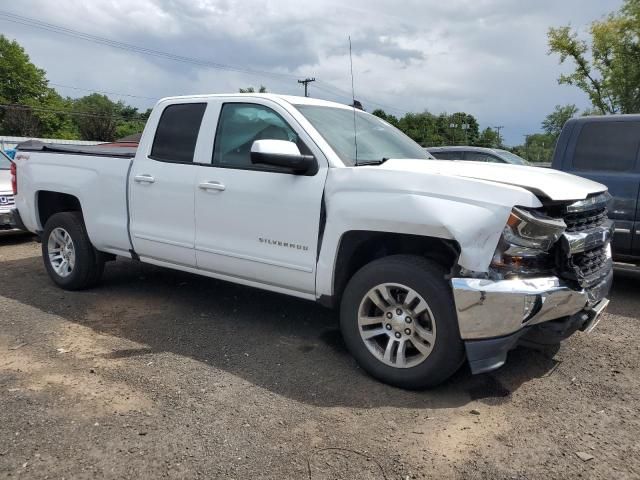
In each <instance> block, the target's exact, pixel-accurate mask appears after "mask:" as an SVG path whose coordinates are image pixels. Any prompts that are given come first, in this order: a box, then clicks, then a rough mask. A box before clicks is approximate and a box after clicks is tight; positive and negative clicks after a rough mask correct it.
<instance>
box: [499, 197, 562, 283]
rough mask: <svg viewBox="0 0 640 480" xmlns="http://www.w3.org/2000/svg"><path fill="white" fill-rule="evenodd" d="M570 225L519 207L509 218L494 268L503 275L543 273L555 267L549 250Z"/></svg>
mask: <svg viewBox="0 0 640 480" xmlns="http://www.w3.org/2000/svg"><path fill="white" fill-rule="evenodd" d="M566 228H567V226H566V225H565V223H564V220H561V219H555V218H550V217H547V216H544V215H542V214H541V213H538V212H534V211H528V210H524V209H521V208H517V207H515V208H514V209H513V210H512V211H511V215H509V219H508V220H507V225H505V227H504V231H503V232H502V237H501V238H500V242H499V243H498V247H497V248H496V251H495V253H494V255H493V259H492V261H491V266H492V267H493V268H495V269H496V270H498V271H500V272H501V273H502V274H506V275H509V274H515V275H527V274H540V273H544V272H548V271H550V270H551V269H552V268H553V263H554V258H553V255H552V254H550V253H548V251H549V249H550V248H551V247H552V246H553V244H554V243H556V242H557V241H558V240H559V239H560V237H561V236H562V234H563V233H564V231H565V229H566Z"/></svg>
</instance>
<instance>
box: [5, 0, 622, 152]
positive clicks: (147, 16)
mask: <svg viewBox="0 0 640 480" xmlns="http://www.w3.org/2000/svg"><path fill="white" fill-rule="evenodd" d="M620 5H621V0H606V1H605V0H535V1H525V0H401V1H397V0H396V1H383V0H368V1H366V0H352V1H351V2H348V3H347V2H344V1H339V0H315V1H311V2H302V1H299V0H298V1H293V0H277V1H276V0H271V1H266V0H262V1H255V0H242V1H239V0H93V1H91V2H87V1H86V0H57V1H55V2H52V1H49V0H21V1H20V2H15V1H8V0H3V1H0V32H1V33H3V34H4V35H6V36H8V37H10V38H14V39H16V40H17V41H18V42H19V43H20V44H22V45H23V46H24V47H25V48H26V50H27V52H28V53H29V55H30V56H31V59H32V61H33V62H34V63H36V64H37V65H38V66H40V67H42V68H44V69H45V70H46V71H47V75H48V78H49V81H50V82H51V83H52V84H53V85H54V86H55V88H57V89H58V91H60V93H62V94H63V95H69V96H74V97H76V96H81V95H84V94H87V93H88V92H87V91H85V90H81V89H87V90H96V91H108V92H116V93H119V94H128V95H131V96H121V97H119V96H116V95H110V96H112V97H113V98H114V99H122V100H124V101H126V102H128V103H131V104H133V105H135V106H137V107H140V108H146V107H148V106H151V105H153V103H154V99H157V98H160V97H163V96H168V95H179V94H193V93H222V92H233V91H237V89H238V88H239V87H243V86H249V85H254V86H259V85H260V84H262V85H265V86H266V87H267V88H268V89H269V91H272V92H278V93H287V94H302V91H303V90H302V86H301V85H299V84H298V83H297V81H296V80H297V79H298V78H304V77H306V76H311V77H316V78H317V80H318V81H317V82H316V83H313V84H311V85H310V93H311V95H312V96H315V97H320V98H325V99H330V100H337V101H341V102H347V101H348V97H349V95H350V94H349V93H348V92H349V91H350V89H351V80H350V75H349V44H348V36H349V35H350V36H351V39H352V45H353V69H354V76H355V89H356V98H358V99H360V100H361V101H362V103H363V104H364V106H365V108H367V110H373V109H374V108H378V107H382V108H384V109H385V110H387V112H389V113H393V114H396V115H401V114H403V113H404V112H406V111H423V110H425V109H426V110H429V111H431V112H433V113H440V112H445V111H446V112H456V111H465V112H469V113H472V114H473V115H475V116H476V117H477V118H478V120H479V122H480V124H481V126H482V127H486V126H495V125H504V130H503V136H504V138H505V139H506V141H507V143H509V144H512V145H513V144H518V143H522V141H523V136H524V134H526V133H532V132H536V131H538V130H539V128H540V122H541V121H542V119H543V118H544V116H545V115H546V114H547V113H549V112H550V111H551V110H553V107H554V106H555V105H557V104H566V103H575V104H577V105H578V106H579V107H581V108H586V107H588V101H587V99H586V97H585V96H584V95H583V94H582V93H581V92H580V91H578V90H577V89H575V88H572V87H568V86H559V85H558V84H557V82H556V79H557V77H558V75H559V74H560V73H561V72H562V70H563V68H564V69H565V70H566V69H567V68H566V67H560V66H559V65H558V59H557V57H554V56H551V57H550V56H548V55H547V50H548V48H547V45H546V31H547V29H548V28H549V27H550V26H560V25H565V24H568V23H570V24H571V25H573V26H574V27H576V28H577V29H579V30H580V31H582V32H584V31H586V29H587V27H588V25H589V23H590V22H591V21H593V20H595V19H598V18H601V17H602V16H603V15H605V14H606V13H608V12H610V11H613V10H616V9H617V8H619V6H620ZM3 12H5V13H6V12H9V13H13V14H17V15H21V16H26V17H29V18H31V19H35V20H38V21H40V22H47V25H45V26H46V27H47V28H46V29H43V28H34V27H33V26H29V25H25V24H20V23H16V17H13V21H8V20H7V17H6V16H4V15H2V13H3ZM23 23H24V22H23ZM41 25H43V24H41ZM51 25H53V26H54V27H51ZM57 27H64V28H67V29H72V30H74V31H81V32H85V33H88V34H91V35H95V36H99V37H104V38H108V39H111V40H115V41H118V42H123V43H126V44H132V45H136V46H139V47H143V48H146V49H152V50H154V51H159V52H166V53H169V54H172V55H179V56H182V57H189V58H192V59H198V60H200V62H197V61H196V62H184V61H175V60H170V59H168V58H166V57H163V56H158V55H148V54H147V55H145V54H141V53H139V52H136V51H131V50H130V49H126V47H125V48H124V49H123V48H114V47H112V46H106V45H103V44H100V43H94V42H89V41H85V40H82V39H81V38H78V37H77V36H67V35H61V34H59V33H56V31H59V30H58V29H57ZM54 30H55V31H54ZM202 64H206V65H202ZM214 65H215V66H218V67H223V68H213V66H214ZM227 67H230V68H227ZM62 85H64V86H62ZM70 87H74V88H70ZM374 102H375V103H374Z"/></svg>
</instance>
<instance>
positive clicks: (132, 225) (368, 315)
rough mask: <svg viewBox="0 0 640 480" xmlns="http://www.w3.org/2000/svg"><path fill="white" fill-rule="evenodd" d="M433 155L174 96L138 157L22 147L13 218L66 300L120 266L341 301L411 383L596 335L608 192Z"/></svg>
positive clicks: (156, 113) (220, 99)
mask: <svg viewBox="0 0 640 480" xmlns="http://www.w3.org/2000/svg"><path fill="white" fill-rule="evenodd" d="M354 115H355V116H356V117H357V122H356V123H357V126H358V127H357V133H356V132H355V131H354V129H353V125H354ZM356 145H357V146H356ZM427 157H428V155H427V153H426V152H425V151H424V149H422V148H421V147H420V146H419V145H418V144H416V143H415V142H413V141H412V140H411V139H409V138H408V137H407V136H405V135H404V134H403V133H401V132H400V131H399V130H397V129H395V128H394V127H392V126H391V125H389V124H388V123H386V122H384V121H383V120H381V119H379V118H377V117H375V116H373V115H370V114H368V113H365V112H362V111H359V110H357V109H356V110H354V109H353V108H352V107H348V106H345V105H340V104H337V103H333V102H326V101H321V100H317V99H311V98H304V97H302V98H301V97H287V96H279V95H270V94H262V95H260V94H245V95H241V94H235V95H234V94H232V95H203V96H190V97H173V98H167V99H163V100H161V101H160V102H159V103H158V104H157V105H156V106H155V108H154V110H153V112H152V114H151V116H150V118H149V121H148V122H147V125H146V127H145V129H144V133H143V135H142V138H141V140H140V145H139V147H138V149H137V151H133V150H131V151H128V150H127V149H123V148H112V149H104V148H103V149H101V148H100V147H93V148H91V149H87V148H85V147H78V146H71V147H61V146H56V145H50V146H47V145H45V146H41V147H40V148H37V147H35V148H33V149H31V150H28V149H27V150H19V151H18V154H17V156H16V162H17V168H16V173H17V184H16V185H15V188H16V189H17V197H16V198H17V209H16V211H15V215H16V218H17V219H18V221H19V222H20V221H21V222H23V223H24V225H25V226H26V228H27V229H28V230H30V231H32V232H36V233H37V234H38V235H40V237H41V239H42V255H43V259H44V266H45V268H46V270H47V272H48V274H49V276H50V277H51V279H52V280H53V282H55V283H56V284H57V285H59V286H60V287H62V288H65V289H69V290H77V289H82V288H87V287H90V286H93V285H95V284H96V283H97V282H98V281H99V279H100V277H101V275H102V272H103V269H104V266H105V262H106V261H108V260H111V259H113V258H114V257H115V256H116V255H119V256H122V257H127V258H131V259H134V260H136V261H142V262H147V263H151V264H155V265H160V266H164V267H169V268H174V269H177V270H183V271H186V272H192V273H196V274H200V275H205V276H209V277H214V278H219V279H223V280H229V281H233V282H236V283H240V284H243V285H249V286H252V287H258V288H262V289H266V290H271V291H275V292H279V293H283V294H287V295H291V296H294V297H299V298H304V299H308V300H312V301H317V302H319V303H321V304H323V305H327V306H339V309H340V323H341V329H342V334H343V337H344V340H345V343H346V345H347V347H348V348H349V350H350V352H351V353H352V354H353V356H354V357H355V358H356V360H357V361H358V362H359V364H360V365H361V366H362V367H363V369H364V370H366V371H367V372H369V373H370V374H371V375H373V376H374V377H376V378H378V379H381V380H382V381H385V382H388V383H390V384H393V385H397V386H400V387H407V388H419V387H425V386H431V385H435V384H438V383H440V382H442V381H443V380H445V379H446V378H448V377H450V376H451V375H452V374H453V373H454V372H455V371H456V370H457V369H458V368H459V367H460V365H461V364H462V362H463V360H464V359H465V356H466V359H467V360H468V361H469V363H470V365H471V370H472V372H474V373H480V372H487V371H490V370H493V369H495V368H498V367H499V366H501V365H502V364H503V363H504V362H505V360H506V356H507V352H508V351H509V350H510V349H511V348H513V347H514V346H515V345H516V344H517V343H518V342H520V341H526V342H528V343H531V342H535V343H558V342H560V341H561V340H562V339H564V338H566V337H567V336H569V335H571V334H573V333H574V332H575V331H576V330H578V329H581V330H587V331H588V330H590V329H592V328H593V327H594V326H595V324H596V323H597V321H598V319H599V318H600V313H601V312H602V310H603V309H604V308H605V307H606V305H607V303H608V300H607V298H606V297H607V295H608V292H609V288H610V285H611V278H612V266H611V260H610V255H609V251H610V250H609V241H610V228H611V227H610V224H609V222H608V220H607V218H606V215H604V216H603V215H600V212H601V211H602V208H603V202H606V200H607V194H606V187H604V186H603V185H601V184H599V183H596V182H592V181H590V180H586V179H582V178H579V177H575V176H572V175H568V174H565V173H562V172H557V171H555V170H550V169H549V170H543V169H537V168H530V167H525V166H518V167H516V166H513V165H502V164H488V163H484V164H482V163H470V162H449V161H438V160H431V161H425V159H427ZM53 165H55V167H53ZM106 199H108V201H106ZM20 219H21V220H20ZM586 222H588V223H589V231H588V234H584V233H583V232H579V231H577V230H578V227H577V226H582V225H583V224H584V223H586ZM259 321H260V319H259V318H256V322H259ZM241 334H242V335H250V334H251V332H242V333H241ZM212 341H215V339H212ZM256 368H260V366H256ZM264 368H268V367H264ZM292 368H294V367H292Z"/></svg>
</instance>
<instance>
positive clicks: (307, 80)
mask: <svg viewBox="0 0 640 480" xmlns="http://www.w3.org/2000/svg"><path fill="white" fill-rule="evenodd" d="M315 81H316V78H315V77H313V78H305V79H304V80H298V83H301V84H303V85H304V96H305V97H308V96H309V94H308V92H307V85H309V84H310V83H311V82H315Z"/></svg>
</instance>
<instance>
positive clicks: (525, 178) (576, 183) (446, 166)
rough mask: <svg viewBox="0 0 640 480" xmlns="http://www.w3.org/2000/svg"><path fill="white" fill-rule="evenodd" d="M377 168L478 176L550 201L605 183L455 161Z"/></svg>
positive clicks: (588, 191) (579, 195) (595, 189)
mask: <svg viewBox="0 0 640 480" xmlns="http://www.w3.org/2000/svg"><path fill="white" fill-rule="evenodd" d="M376 168H383V169H388V170H396V171H405V172H412V173H430V174H434V175H446V176H454V177H465V178H474V179H477V180H486V181H490V182H496V183H502V184H507V185H512V186H515V187H521V188H524V189H526V190H529V191H530V192H532V193H533V194H535V195H537V196H539V197H547V198H549V199H550V200H556V201H562V200H582V199H584V198H586V197H587V196H588V195H591V194H593V193H598V192H603V191H605V190H606V189H607V187H605V186H604V185H602V184H600V183H597V182H594V181H592V180H587V179H586V178H582V177H577V176H575V175H570V174H568V173H565V172H561V171H558V170H554V169H551V168H540V167H528V166H520V165H508V164H501V163H482V162H465V161H458V160H455V161H451V160H418V159H416V160H408V159H391V160H388V161H386V162H385V163H383V164H382V165H380V166H379V167H376Z"/></svg>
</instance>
